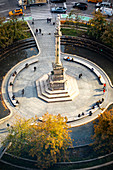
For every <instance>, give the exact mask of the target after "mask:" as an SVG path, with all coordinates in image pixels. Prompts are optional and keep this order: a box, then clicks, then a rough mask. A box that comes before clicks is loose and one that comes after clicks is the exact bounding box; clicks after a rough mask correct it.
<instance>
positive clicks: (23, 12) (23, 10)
mask: <svg viewBox="0 0 113 170" xmlns="http://www.w3.org/2000/svg"><path fill="white" fill-rule="evenodd" d="M23 5H24V0H22V11H23V15H22V19H23V21H24V6H23Z"/></svg>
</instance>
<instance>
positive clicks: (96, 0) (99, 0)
mask: <svg viewBox="0 0 113 170" xmlns="http://www.w3.org/2000/svg"><path fill="white" fill-rule="evenodd" d="M87 1H88V2H94V3H97V2H102V0H87Z"/></svg>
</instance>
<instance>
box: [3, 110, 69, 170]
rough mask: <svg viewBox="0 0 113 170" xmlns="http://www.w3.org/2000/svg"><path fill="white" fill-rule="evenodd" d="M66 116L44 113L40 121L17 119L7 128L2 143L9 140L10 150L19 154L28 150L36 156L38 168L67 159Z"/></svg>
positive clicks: (36, 119)
mask: <svg viewBox="0 0 113 170" xmlns="http://www.w3.org/2000/svg"><path fill="white" fill-rule="evenodd" d="M66 122H67V118H64V117H62V116H61V115H60V114H59V115H50V114H48V113H47V114H45V115H44V116H43V117H42V122H40V121H38V118H35V119H28V120H25V119H17V121H16V123H15V124H14V125H13V127H10V128H9V135H8V136H7V138H6V139H5V141H4V144H6V143H7V142H11V143H12V145H11V147H10V148H9V150H10V152H11V153H13V154H17V155H19V156H21V152H23V151H25V152H28V154H29V155H31V156H32V157H36V158H37V166H38V168H40V169H44V168H47V167H50V166H51V165H53V164H54V163H56V162H58V161H65V160H67V159H68V151H67V148H68V147H70V146H72V141H71V138H70V136H69V133H68V132H69V131H70V130H69V129H68V128H69V127H68V125H67V124H66Z"/></svg>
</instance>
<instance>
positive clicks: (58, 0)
mask: <svg viewBox="0 0 113 170" xmlns="http://www.w3.org/2000/svg"><path fill="white" fill-rule="evenodd" d="M51 2H52V3H62V2H66V0H51Z"/></svg>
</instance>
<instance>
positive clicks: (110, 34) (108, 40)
mask: <svg viewBox="0 0 113 170" xmlns="http://www.w3.org/2000/svg"><path fill="white" fill-rule="evenodd" d="M101 40H102V42H103V43H105V44H107V45H109V46H111V47H113V20H110V21H109V22H107V24H106V28H105V31H104V33H103V35H102V36H101Z"/></svg>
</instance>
